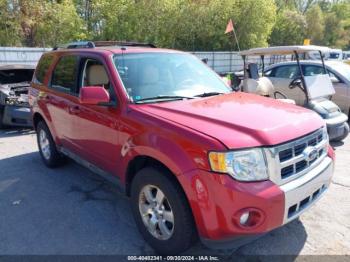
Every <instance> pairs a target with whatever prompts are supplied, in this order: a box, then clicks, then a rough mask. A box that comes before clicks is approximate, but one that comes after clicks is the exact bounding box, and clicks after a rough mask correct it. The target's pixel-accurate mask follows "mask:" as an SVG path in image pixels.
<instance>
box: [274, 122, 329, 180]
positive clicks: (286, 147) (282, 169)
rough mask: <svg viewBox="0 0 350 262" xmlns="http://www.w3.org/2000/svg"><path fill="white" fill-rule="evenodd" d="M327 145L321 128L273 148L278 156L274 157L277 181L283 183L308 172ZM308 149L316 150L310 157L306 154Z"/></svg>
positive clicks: (325, 151)
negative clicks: (278, 175) (278, 174)
mask: <svg viewBox="0 0 350 262" xmlns="http://www.w3.org/2000/svg"><path fill="white" fill-rule="evenodd" d="M327 145H328V137H327V135H326V134H324V133H323V130H322V128H321V129H319V130H316V131H315V132H313V133H311V134H309V135H306V136H304V137H301V138H298V139H296V140H294V141H291V142H288V143H285V144H282V145H279V146H276V147H275V148H274V149H273V152H274V155H276V154H277V156H278V157H276V158H275V161H277V163H276V169H275V171H276V172H279V173H280V178H279V179H278V181H277V182H278V183H279V184H283V183H285V182H287V181H290V180H292V179H293V178H294V177H298V176H300V175H302V174H304V173H306V172H308V171H309V170H310V169H312V168H313V166H314V165H316V163H317V162H320V161H321V160H322V159H323V158H324V157H325V156H326V154H327ZM310 149H312V150H316V152H314V155H313V157H312V158H311V157H309V156H308V154H307V152H308V150H310ZM310 158H311V159H310Z"/></svg>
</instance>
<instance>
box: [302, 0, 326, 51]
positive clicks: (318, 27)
mask: <svg viewBox="0 0 350 262" xmlns="http://www.w3.org/2000/svg"><path fill="white" fill-rule="evenodd" d="M306 23H307V26H306V38H309V39H311V43H312V44H317V45H320V44H322V43H324V28H325V25H324V18H323V13H322V10H321V8H320V7H319V6H318V5H314V6H312V7H311V8H310V9H309V10H308V11H307V12H306Z"/></svg>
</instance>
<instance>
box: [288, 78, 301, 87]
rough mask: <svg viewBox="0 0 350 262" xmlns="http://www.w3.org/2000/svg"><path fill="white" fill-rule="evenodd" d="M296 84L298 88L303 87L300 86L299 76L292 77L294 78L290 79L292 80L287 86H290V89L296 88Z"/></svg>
mask: <svg viewBox="0 0 350 262" xmlns="http://www.w3.org/2000/svg"><path fill="white" fill-rule="evenodd" d="M297 86H298V87H299V88H301V89H303V88H302V82H301V78H300V77H297V78H294V79H293V80H292V82H290V84H289V88H290V89H293V88H296V87H297Z"/></svg>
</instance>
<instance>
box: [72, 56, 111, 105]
mask: <svg viewBox="0 0 350 262" xmlns="http://www.w3.org/2000/svg"><path fill="white" fill-rule="evenodd" d="M81 65H82V67H81V68H82V72H81V74H80V77H81V78H80V84H79V90H80V88H81V87H83V86H101V87H103V88H105V89H106V90H107V91H108V93H109V96H110V98H111V101H116V96H115V92H114V90H113V88H112V85H111V82H110V81H109V77H108V74H107V71H106V69H105V67H104V65H103V63H101V62H100V61H98V60H96V59H91V58H88V59H85V60H83V61H82V63H81ZM79 90H78V92H77V93H79Z"/></svg>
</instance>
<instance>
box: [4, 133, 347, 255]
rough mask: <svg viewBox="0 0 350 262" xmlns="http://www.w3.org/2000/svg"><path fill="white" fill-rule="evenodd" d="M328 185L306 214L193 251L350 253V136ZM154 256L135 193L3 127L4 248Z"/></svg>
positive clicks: (339, 149)
mask: <svg viewBox="0 0 350 262" xmlns="http://www.w3.org/2000/svg"><path fill="white" fill-rule="evenodd" d="M334 147H335V149H336V153H337V161H336V168H335V174H334V177H333V182H332V185H331V187H330V189H329V190H328V192H327V193H326V194H325V195H324V196H323V198H322V199H321V200H320V201H318V203H316V205H315V206H314V207H312V208H311V210H309V211H308V212H306V213H305V214H303V215H302V216H301V217H300V219H299V220H296V221H293V222H291V223H290V224H288V225H286V226H284V227H282V228H279V229H276V230H274V231H273V232H271V233H269V234H267V235H265V236H264V237H262V238H260V239H258V240H256V241H255V242H252V243H250V244H248V245H246V246H244V247H241V248H239V249H238V250H237V251H235V252H233V251H232V250H225V251H215V250H209V249H206V248H205V247H203V246H202V245H201V244H197V245H196V246H195V247H194V248H192V249H191V250H190V251H188V252H187V253H188V254H200V255H203V254H208V255H209V254H212V255H225V256H230V255H231V254H233V255H243V254H245V255H292V256H298V255H301V254H302V255H305V254H318V255H320V254H337V255H344V254H347V255H350V172H349V170H350V137H348V138H347V140H346V141H345V142H344V143H338V144H336V145H334ZM13 254H16V255H28V254H34V255H61V254H66V255H67V254H68V255H82V254H84V255H85V254H93V255H102V254H103V255H114V254H124V255H146V254H147V255H152V254H153V251H152V249H151V248H150V247H149V246H148V245H147V244H146V243H145V242H144V241H143V239H142V237H141V236H140V234H139V233H138V231H137V229H136V226H135V224H134V221H133V218H132V215H131V210H130V208H129V202H128V199H127V198H126V197H125V196H123V195H121V194H120V193H119V192H118V191H117V190H115V189H114V187H113V186H112V185H110V184H109V183H107V182H105V181H104V180H103V179H101V178H99V177H98V176H96V175H94V174H92V173H91V172H90V171H88V170H87V169H85V168H83V167H81V166H79V165H78V164H75V163H74V162H70V163H68V164H67V165H65V166H64V167H62V168H59V169H48V168H46V167H45V166H44V164H43V163H42V162H41V159H40V156H39V153H38V152H37V146H36V137H35V134H34V133H33V132H32V131H30V130H29V131H28V130H3V131H0V255H13Z"/></svg>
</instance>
